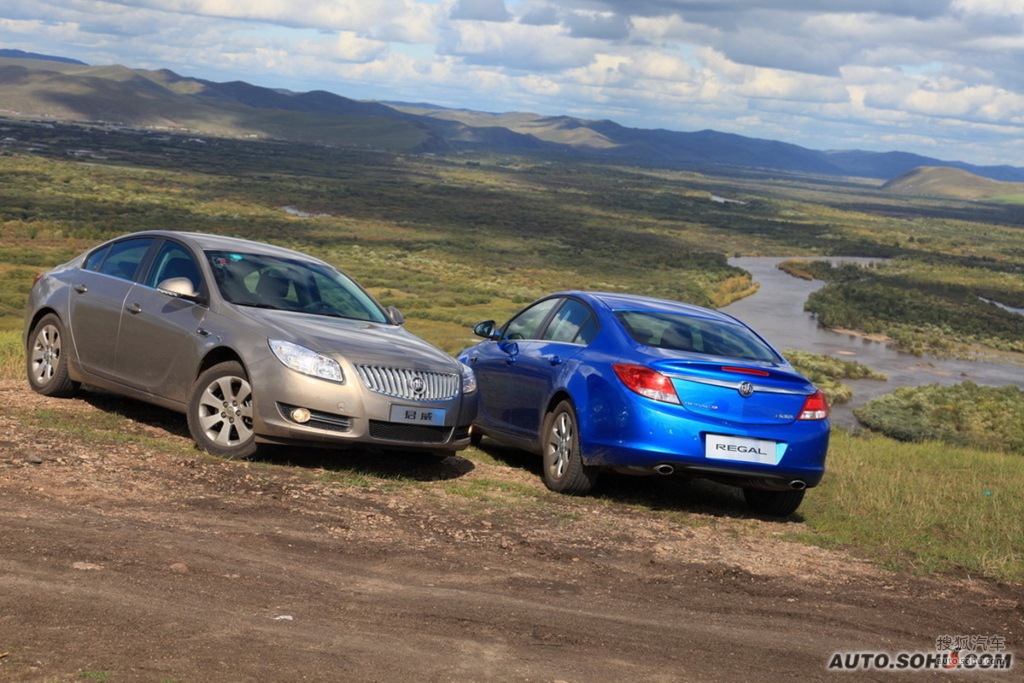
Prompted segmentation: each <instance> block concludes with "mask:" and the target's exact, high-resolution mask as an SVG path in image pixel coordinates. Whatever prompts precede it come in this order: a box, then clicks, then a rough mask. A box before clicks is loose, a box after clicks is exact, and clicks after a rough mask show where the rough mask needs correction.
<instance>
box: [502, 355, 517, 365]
mask: <svg viewBox="0 0 1024 683" xmlns="http://www.w3.org/2000/svg"><path fill="white" fill-rule="evenodd" d="M515 362H516V357H515V356H508V357H507V358H506V359H505V365H512V364H513V363H515Z"/></svg>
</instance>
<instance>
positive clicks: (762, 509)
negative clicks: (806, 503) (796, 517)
mask: <svg viewBox="0 0 1024 683" xmlns="http://www.w3.org/2000/svg"><path fill="white" fill-rule="evenodd" d="M804 493H805V491H804V490H803V489H800V490H799V491H765V490H763V489H743V497H744V498H745V499H746V500H747V507H749V508H750V509H751V510H753V511H754V512H756V513H758V514H762V515H770V516H772V517H788V516H789V515H791V514H793V513H794V512H796V509H797V508H798V507H800V503H802V502H803V500H804Z"/></svg>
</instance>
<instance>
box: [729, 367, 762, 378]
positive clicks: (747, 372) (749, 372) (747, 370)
mask: <svg viewBox="0 0 1024 683" xmlns="http://www.w3.org/2000/svg"><path fill="white" fill-rule="evenodd" d="M722 370H723V371H724V372H741V373H743V374H744V375H757V376H758V377H768V376H769V375H771V374H772V373H770V372H768V371H767V370H757V369H755V368H737V367H733V366H731V365H723V366H722Z"/></svg>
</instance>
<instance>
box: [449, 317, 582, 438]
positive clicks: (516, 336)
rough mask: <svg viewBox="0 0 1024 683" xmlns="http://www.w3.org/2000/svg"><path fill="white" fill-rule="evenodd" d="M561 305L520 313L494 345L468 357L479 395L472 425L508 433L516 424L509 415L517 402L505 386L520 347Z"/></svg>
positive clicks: (485, 346)
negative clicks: (475, 416)
mask: <svg viewBox="0 0 1024 683" xmlns="http://www.w3.org/2000/svg"><path fill="white" fill-rule="evenodd" d="M561 301H562V299H561V298H554V299H544V300H542V301H539V302H537V303H535V304H533V305H531V306H529V307H528V308H525V309H523V310H522V311H520V312H519V313H518V314H516V316H515V317H513V318H512V319H511V320H509V321H508V322H507V323H505V325H504V326H503V327H502V328H501V332H500V333H499V338H498V339H497V340H496V341H491V342H485V343H483V344H480V345H478V346H477V347H476V348H475V350H474V352H473V354H472V355H470V356H469V357H468V360H469V364H470V366H471V367H472V368H473V372H475V373H476V376H477V385H478V387H479V391H480V408H479V412H478V415H477V420H476V421H477V422H478V423H479V424H481V425H483V426H484V428H485V429H492V430H500V431H503V432H509V431H510V430H511V425H512V424H514V423H515V422H516V421H517V420H516V419H515V418H514V416H513V415H512V412H513V411H515V410H516V409H518V405H519V401H518V400H517V399H516V398H514V397H512V396H510V394H509V384H510V381H511V379H510V378H511V375H512V374H513V373H514V372H515V370H516V368H515V366H516V363H518V361H519V347H520V344H522V343H523V342H524V341H525V340H527V339H529V338H531V337H536V336H538V335H539V333H540V330H541V329H542V325H543V323H544V322H545V321H546V320H547V317H548V315H549V314H550V313H551V311H552V310H554V308H555V307H557V306H558V304H559V303H560V302H561Z"/></svg>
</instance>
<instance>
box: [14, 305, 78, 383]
mask: <svg viewBox="0 0 1024 683" xmlns="http://www.w3.org/2000/svg"><path fill="white" fill-rule="evenodd" d="M66 338H67V336H66V335H65V334H64V323H62V322H61V321H60V318H58V317H57V316H56V315H54V314H53V313H50V314H48V315H45V316H43V317H42V318H41V319H40V320H39V322H38V323H36V326H35V327H33V328H32V333H31V334H30V335H29V338H28V347H27V348H26V349H25V371H26V374H27V376H28V383H29V385H30V386H31V387H32V389H33V390H35V391H36V392H38V393H40V394H42V395H44V396H54V397H66V396H71V395H72V394H74V393H75V391H77V390H78V387H79V386H80V383H79V382H75V381H73V380H72V379H71V378H70V377H68V359H67V354H66V345H65V343H64V342H65V339H66Z"/></svg>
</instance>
